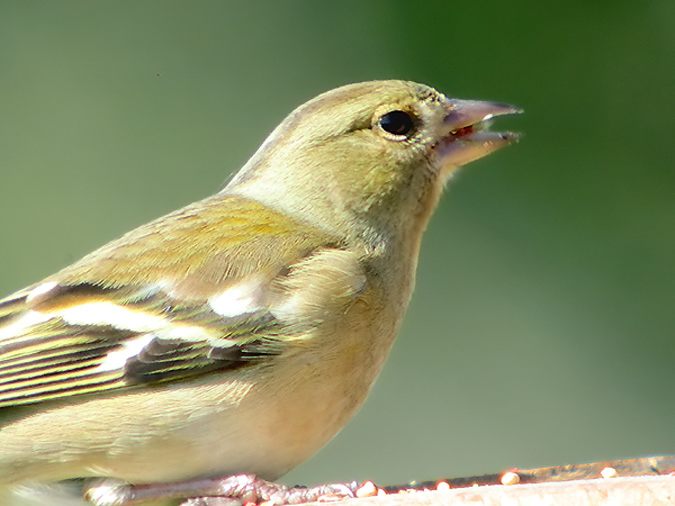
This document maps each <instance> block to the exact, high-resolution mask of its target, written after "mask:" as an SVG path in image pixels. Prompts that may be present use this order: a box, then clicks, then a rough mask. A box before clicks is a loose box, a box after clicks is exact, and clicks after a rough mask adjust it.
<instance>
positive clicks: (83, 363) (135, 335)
mask: <svg viewBox="0 0 675 506" xmlns="http://www.w3.org/2000/svg"><path fill="white" fill-rule="evenodd" d="M74 294H77V297H74ZM100 299H104V300H112V301H117V302H118V303H119V304H120V305H121V306H123V307H127V308H134V309H136V310H139V311H150V310H153V311H154V312H155V313H156V312H157V310H158V309H160V313H161V314H163V316H164V317H165V318H167V321H169V322H177V323H178V322H184V321H185V320H186V318H187V319H188V320H189V321H190V324H191V325H200V326H201V327H203V328H204V330H205V332H206V334H208V337H204V338H195V337H194V335H192V334H190V335H186V336H185V338H182V336H181V335H180V331H179V330H178V334H176V330H174V331H173V332H172V337H171V338H164V337H162V330H161V329H158V330H157V331H148V332H139V331H132V330H128V329H119V328H115V327H114V326H111V325H74V324H72V323H68V322H67V321H65V320H64V319H63V318H60V317H57V316H54V317H51V318H49V319H47V320H46V321H37V322H36V323H35V324H32V325H28V326H26V327H25V328H22V329H21V330H20V331H19V332H16V333H15V335H12V336H5V337H4V338H2V339H0V408H2V407H7V406H16V405H22V404H33V403H37V402H43V401H48V400H52V399H58V398H60V397H66V396H72V395H79V394H85V393H91V392H100V391H104V390H110V389H113V388H121V387H134V386H138V385H148V384H151V383H157V382H167V381H172V380H177V379H185V378H190V377H196V376H199V375H201V374H204V373H207V372H213V371H225V370H229V369H233V368H237V367H243V366H246V365H249V364H251V363H254V362H259V361H260V360H262V359H264V358H265V357H269V356H270V355H274V354H276V353H278V352H279V350H280V343H279V342H278V341H277V340H274V336H275V335H276V334H277V333H278V327H279V322H278V321H277V320H276V319H275V318H274V317H273V316H272V315H271V314H270V313H269V312H266V311H259V312H257V313H251V314H248V315H245V317H243V316H242V317H237V318H230V319H226V318H223V317H221V316H219V315H217V314H215V313H213V312H212V311H211V310H210V308H209V306H208V305H206V304H204V303H199V304H196V303H195V304H192V305H185V304H180V305H178V304H174V303H172V301H171V300H170V299H169V298H168V297H167V296H166V295H165V294H164V293H163V292H160V291H148V290H145V291H144V292H140V291H135V292H134V291H130V290H128V289H120V288H117V289H105V288H98V287H93V286H90V285H89V286H75V287H65V288H63V287H59V289H57V290H55V291H54V294H52V296H51V297H46V298H44V299H43V300H40V301H39V303H37V304H33V305H30V304H28V303H27V302H26V300H25V296H24V300H23V301H22V302H21V301H18V300H17V299H15V298H12V299H8V300H5V301H0V314H3V313H2V312H4V315H6V316H7V317H11V316H12V315H14V317H13V318H12V319H11V320H8V321H10V322H12V321H13V322H17V321H19V318H21V316H25V315H26V314H28V311H43V312H49V311H51V312H56V311H58V310H59V309H64V308H67V307H68V305H69V304H75V303H77V304H81V303H86V302H87V300H100ZM9 306H11V309H12V310H11V311H10V308H9ZM228 320H229V321H228ZM5 328H7V326H5ZM176 328H178V329H180V326H178V327H176ZM1 329H2V327H0V330H1ZM140 339H143V341H142V346H140V347H139V348H138V349H137V350H136V349H133V348H131V349H130V351H129V352H128V353H126V352H125V349H127V348H128V347H129V346H130V345H133V343H134V341H135V340H140ZM115 353H117V354H120V353H121V354H122V356H121V359H120V360H119V364H113V366H110V367H105V366H104V364H105V361H106V360H110V357H111V356H113V355H114V354H115Z"/></svg>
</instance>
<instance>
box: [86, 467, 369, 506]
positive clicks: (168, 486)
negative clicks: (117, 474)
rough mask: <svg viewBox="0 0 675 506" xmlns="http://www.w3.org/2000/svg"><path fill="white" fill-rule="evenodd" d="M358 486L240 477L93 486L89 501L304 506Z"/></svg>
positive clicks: (103, 504) (99, 505)
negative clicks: (303, 484) (293, 483)
mask: <svg viewBox="0 0 675 506" xmlns="http://www.w3.org/2000/svg"><path fill="white" fill-rule="evenodd" d="M358 486H359V485H358V483H356V482H351V483H333V484H326V485H317V486H314V487H288V486H286V485H281V484H279V483H274V482H270V481H266V480H263V479H261V478H258V477H257V476H256V475H254V474H236V475H232V476H226V477H222V478H206V479H198V480H189V481H182V482H175V483H153V484H148V485H129V484H120V483H119V482H111V481H103V482H99V483H98V484H94V485H92V486H89V487H88V488H87V489H86V491H85V498H86V499H87V500H89V501H90V502H91V503H92V504H94V505H95V506H130V505H134V504H141V503H142V502H144V501H152V500H160V499H186V501H185V502H184V503H183V505H182V506H225V505H227V506H230V505H236V504H237V503H260V502H263V501H270V502H272V503H274V504H302V503H307V502H312V501H317V500H320V499H326V498H333V497H334V498H346V497H354V494H355V492H356V489H357V488H358Z"/></svg>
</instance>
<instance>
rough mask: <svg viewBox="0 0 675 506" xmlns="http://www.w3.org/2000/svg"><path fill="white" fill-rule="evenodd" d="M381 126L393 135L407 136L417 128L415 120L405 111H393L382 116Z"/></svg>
mask: <svg viewBox="0 0 675 506" xmlns="http://www.w3.org/2000/svg"><path fill="white" fill-rule="evenodd" d="M380 127H382V130H384V131H385V132H387V133H390V134H392V135H397V136H406V137H407V136H409V135H410V134H411V133H412V132H413V130H414V129H415V120H414V119H413V118H412V116H411V115H410V114H408V113H407V112H405V111H391V112H388V113H387V114H385V115H383V116H382V117H381V118H380Z"/></svg>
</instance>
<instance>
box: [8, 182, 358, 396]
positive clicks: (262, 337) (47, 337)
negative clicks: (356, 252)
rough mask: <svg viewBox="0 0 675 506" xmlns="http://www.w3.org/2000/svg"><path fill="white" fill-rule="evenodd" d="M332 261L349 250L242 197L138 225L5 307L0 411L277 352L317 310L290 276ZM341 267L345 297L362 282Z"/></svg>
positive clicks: (228, 366)
mask: <svg viewBox="0 0 675 506" xmlns="http://www.w3.org/2000/svg"><path fill="white" fill-rule="evenodd" d="M331 255H332V256H336V255H337V257H336V258H338V262H339V261H340V259H341V258H342V257H344V256H345V251H344V250H341V249H339V248H338V247H336V245H335V243H334V242H332V239H331V238H330V237H329V236H328V235H327V234H325V233H324V232H321V231H318V230H317V229H315V228H313V227H308V226H306V225H302V224H300V223H297V222H294V221H292V220H290V219H289V218H287V217H284V216H283V215H280V214H278V213H276V212H274V211H271V210H269V209H267V208H265V207H263V206H262V205H260V204H257V203H255V202H252V201H247V200H243V199H240V198H237V197H225V196H222V195H221V196H218V197H214V198H211V199H207V200H205V201H202V202H199V203H197V204H194V205H192V206H188V207H186V208H184V209H182V210H180V211H177V212H175V213H173V214H170V215H168V216H166V217H164V218H161V219H160V220H157V221H155V222H152V223H150V224H148V225H145V226H143V227H140V228H139V229H136V230H135V231H132V232H130V233H129V234H127V235H126V236H124V237H122V238H121V239H119V240H117V241H114V242H112V243H110V244H108V245H106V246H104V247H103V248H101V249H99V250H97V251H95V252H94V253H92V254H90V255H88V256H87V257H85V258H83V259H82V260H81V261H79V262H77V263H76V264H74V265H72V266H70V267H68V268H66V269H64V270H63V271H61V272H59V273H57V274H56V275H54V276H51V277H49V278H47V279H46V280H44V281H43V282H41V283H38V284H36V285H33V286H31V287H29V288H27V289H24V290H22V291H20V292H17V293H15V294H14V295H11V296H9V297H7V298H5V299H4V300H0V408H2V407H8V406H17V405H23V404H32V403H37V402H43V401H48V400H52V399H58V398H63V397H68V396H73V395H79V394H85V393H92V392H101V391H106V390H111V389H117V388H131V387H134V386H139V385H147V384H152V383H157V382H169V381H175V380H179V379H185V378H189V377H194V376H197V375H201V374H204V373H207V372H213V371H223V370H228V369H232V368H236V367H246V366H247V365H248V364H252V363H256V362H260V361H263V360H266V359H269V358H270V357H271V356H274V355H276V354H279V353H282V352H283V351H284V348H285V346H286V345H287V344H288V342H289V341H292V340H293V339H294V338H297V336H300V335H305V333H303V331H302V330H301V329H300V328H299V327H298V325H299V323H298V322H297V321H295V322H294V321H292V320H293V318H292V315H291V313H293V311H296V313H297V310H298V308H301V306H302V304H303V303H305V304H310V305H311V303H312V302H311V300H310V301H307V300H304V302H303V299H302V297H301V298H300V299H301V300H297V299H298V297H297V295H296V296H293V295H291V294H290V292H291V291H292V290H291V289H294V288H297V289H298V290H304V291H305V292H307V293H308V296H311V290H315V289H316V288H313V287H311V286H300V284H299V283H298V279H299V278H297V275H298V273H299V272H301V271H303V270H307V269H311V268H315V270H317V272H318V273H319V274H321V272H323V273H324V274H325V273H326V272H328V271H327V270H326V269H325V267H326V266H330V263H331V261H332V260H331V258H330V257H331ZM347 261H348V262H349V263H350V265H352V267H348V268H345V267H344V266H341V267H340V266H338V269H340V273H343V272H347V271H349V272H350V274H349V275H350V276H351V277H350V278H349V279H345V280H344V282H342V285H344V286H342V287H341V288H340V287H338V289H339V291H341V292H342V293H341V294H340V296H344V295H346V296H347V299H348V298H349V297H352V296H353V295H354V294H355V293H356V292H357V291H358V290H359V285H360V283H362V282H363V280H362V279H361V278H360V277H361V276H362V274H361V273H360V272H358V269H355V268H353V265H354V264H355V262H354V261H353V259H352V258H351V257H349V259H348V260H347ZM322 265H323V267H324V268H322ZM350 269H351V271H350ZM328 270H330V269H328ZM340 275H342V274H340ZM328 276H329V277H330V273H329V274H328ZM338 277H339V276H338ZM296 278H297V279H296ZM304 279H305V278H303V281H302V283H305V281H304ZM317 279H318V280H319V281H320V280H321V277H320V276H319V277H318V278H317ZM331 282H335V280H333V281H331ZM310 284H311V283H310ZM296 285H297V286H296ZM347 286H349V288H345V287H347ZM350 290H351V291H350ZM305 299H306V297H305ZM347 299H345V300H347Z"/></svg>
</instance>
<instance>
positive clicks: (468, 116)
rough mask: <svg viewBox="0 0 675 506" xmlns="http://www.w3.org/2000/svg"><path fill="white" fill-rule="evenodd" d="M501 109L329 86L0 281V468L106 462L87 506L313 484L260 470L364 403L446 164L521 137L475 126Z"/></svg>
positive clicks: (413, 89)
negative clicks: (89, 236) (232, 156)
mask: <svg viewBox="0 0 675 506" xmlns="http://www.w3.org/2000/svg"><path fill="white" fill-rule="evenodd" d="M516 112H518V109H517V108H515V107H513V106H510V105H506V104H500V103H494V102H478V101H466V100H457V99H452V98H447V97H446V96H444V95H443V94H441V93H439V92H437V91H435V90H434V89H432V88H429V87H427V86H424V85H421V84H416V83H411V82H404V81H373V82H365V83H359V84H352V85H348V86H344V87H341V88H338V89H335V90H332V91H329V92H327V93H324V94H322V95H319V96H318V97H316V98H314V99H313V100H310V101H309V102H307V103H305V104H303V105H301V106H300V107H298V108H297V109H296V110H295V111H293V112H292V113H291V114H290V115H289V116H288V117H287V118H286V119H285V120H284V121H283V122H282V123H281V124H280V125H279V126H278V127H277V128H276V129H275V130H274V131H273V132H272V133H271V135H270V136H269V137H268V138H267V140H266V141H265V142H264V143H263V144H262V146H261V147H260V148H259V149H258V151H257V152H256V153H255V154H254V155H253V156H252V158H251V159H250V160H249V161H248V162H247V163H246V164H245V165H244V167H243V168H242V169H241V170H240V171H239V172H238V173H237V174H236V176H235V177H234V178H233V179H232V180H231V182H230V183H229V184H228V185H227V186H226V187H225V188H224V189H223V190H222V191H220V192H219V193H217V194H216V195H213V196H211V197H208V198H205V199H204V200H201V201H198V202H196V203H193V204H190V205H188V206H186V207H184V208H182V209H179V210H178V211H175V212H173V213H171V214H168V215H166V216H164V217H162V218H159V219H157V220H155V221H152V222H150V223H148V224H146V225H143V226H141V227H139V228H137V229H135V230H133V231H131V232H129V233H127V234H126V235H124V236H123V237H121V238H119V239H117V240H115V241H113V242H111V243H109V244H107V245H105V246H103V247H102V248H100V249H98V250H96V251H94V252H93V253H91V254H89V255H87V256H85V257H84V258H82V259H81V260H79V261H78V262H75V263H74V264H72V265H70V266H68V267H66V268H65V269H63V270H61V271H60V272H58V273H56V274H54V275H52V276H49V277H48V278H46V279H43V280H42V281H40V282H38V283H36V284H33V285H31V286H29V287H28V288H25V289H23V290H20V291H18V292H16V293H14V294H12V295H10V296H9V297H7V298H5V299H2V300H0V484H2V485H3V486H5V488H12V487H17V486H20V485H21V484H24V483H28V482H52V481H58V480H65V479H71V478H88V477H99V478H107V479H112V480H113V481H104V482H102V483H97V484H95V485H93V486H90V487H89V488H88V490H87V494H86V495H87V498H88V499H89V500H90V501H92V502H93V503H94V504H97V505H99V506H102V505H113V504H130V503H132V502H134V503H135V501H141V500H145V499H153V500H158V499H163V498H167V497H194V496H200V495H202V496H213V495H216V496H218V495H223V496H238V497H242V498H244V499H253V500H262V499H269V498H270V497H272V498H277V499H278V498H280V497H281V498H282V499H283V500H287V501H300V500H305V499H312V498H316V497H317V495H319V494H320V493H321V492H326V491H327V490H328V489H326V488H324V489H321V490H318V489H304V490H306V491H311V493H310V492H307V493H306V494H304V495H303V494H302V493H300V492H301V491H300V492H298V490H297V489H285V488H284V487H282V486H278V487H276V488H275V487H274V486H273V485H272V484H269V483H267V482H263V481H262V479H267V480H273V479H276V478H278V477H280V476H282V475H283V474H284V473H286V472H287V471H289V470H290V469H292V468H293V467H294V466H296V465H298V464H299V463H301V462H303V461H304V460H305V459H307V458H308V457H310V456H311V455H312V454H313V453H315V452H316V451H317V450H318V449H319V448H321V447H322V446H323V445H325V444H326V443H327V442H328V441H329V440H330V439H331V438H332V437H333V436H334V435H335V434H336V433H337V432H338V431H339V430H340V429H341V428H342V427H343V426H344V425H345V423H346V422H347V421H348V420H349V419H350V418H351V417H352V415H353V414H354V412H355V411H356V410H357V409H358V408H359V406H360V405H361V404H362V403H363V401H364V399H365V398H366V396H367V394H368V391H369V390H370V388H371V386H372V384H373V382H374V380H375V378H376V377H377V375H378V373H379V372H380V370H381V368H382V365H383V363H384V361H385V359H386V357H387V355H388V353H389V350H390V347H391V345H392V342H393V340H394V337H395V336H396V333H397V331H398V329H399V327H400V324H401V320H402V319H403V315H404V313H405V311H406V308H407V305H408V301H409V300H410V297H411V294H412V290H413V285H414V280H415V269H416V265H417V258H418V252H419V249H420V241H421V238H422V234H423V232H424V229H425V228H426V226H427V223H428V221H429V218H430V216H431V214H432V212H433V210H434V208H435V207H436V204H437V202H438V199H439V197H440V195H441V192H442V189H443V187H444V184H445V182H446V181H447V180H448V178H449V176H451V175H452V174H453V173H454V172H455V170H456V169H457V168H458V167H459V166H461V165H464V164H466V163H468V162H471V161H472V160H476V159H478V158H481V157H483V156H485V155H487V154H489V153H492V152H493V151H495V150H497V149H499V148H501V147H503V146H505V145H507V144H509V143H511V142H513V141H514V140H516V138H517V136H516V135H515V134H512V133H496V132H492V131H490V130H488V129H487V126H488V122H489V119H490V118H491V117H493V116H499V115H504V114H511V113H516ZM243 473H252V474H255V475H256V477H255V478H254V477H252V476H250V475H249V474H243ZM228 475H231V476H230V477H229V478H222V479H221V478H218V479H214V478H212V477H214V476H228ZM258 477H259V478H260V480H259V479H258ZM202 478H203V479H202ZM194 479H202V480H201V481H198V482H194V481H192V480H194ZM228 480H229V481H228ZM216 483H217V485H218V487H219V488H217V489H213V486H214V484H216ZM228 483H229V488H228ZM261 483H262V484H266V485H265V486H267V488H265V486H262V485H261V486H259V485H260V484H261ZM147 484H150V485H147ZM209 486H211V487H212V488H211V489H209ZM204 487H205V488H204ZM347 488H348V487H347ZM214 490H216V492H214ZM331 490H333V491H334V492H337V493H341V492H343V493H344V494H345V495H349V493H350V492H349V490H346V491H345V490H344V489H339V487H338V488H334V489H331ZM329 491H330V490H329ZM282 492H283V494H286V495H283V494H282ZM293 493H295V494H296V495H295V496H293ZM247 494H248V495H247ZM275 494H277V495H275ZM279 494H281V495H279ZM312 494H313V495H312ZM206 501H207V502H206V503H204V504H207V503H208V500H206ZM3 504H4V503H3Z"/></svg>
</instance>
